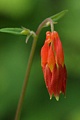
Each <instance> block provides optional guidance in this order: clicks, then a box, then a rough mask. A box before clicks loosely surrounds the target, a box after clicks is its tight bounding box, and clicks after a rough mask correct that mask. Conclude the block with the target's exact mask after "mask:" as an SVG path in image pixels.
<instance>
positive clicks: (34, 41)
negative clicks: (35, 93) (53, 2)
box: [15, 18, 54, 120]
mask: <svg viewBox="0 0 80 120" xmlns="http://www.w3.org/2000/svg"><path fill="white" fill-rule="evenodd" d="M46 23H49V24H50V25H51V31H53V30H54V27H53V21H52V19H51V18H47V19H45V20H44V21H43V22H42V23H41V24H40V25H39V27H38V29H37V31H36V35H35V36H34V40H33V44H32V48H31V52H30V56H29V60H28V65H27V70H26V75H25V79H24V83H23V87H22V92H21V95H20V99H19V102H18V107H17V111H16V116H15V120H19V118H20V114H21V108H22V104H23V100H24V97H25V93H26V88H27V84H28V79H29V75H30V71H31V66H32V61H33V57H34V53H35V48H36V44H37V39H38V36H39V33H40V31H41V29H42V28H43V27H44V25H46Z"/></svg>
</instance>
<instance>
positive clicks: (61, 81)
mask: <svg viewBox="0 0 80 120" xmlns="http://www.w3.org/2000/svg"><path fill="white" fill-rule="evenodd" d="M41 66H42V70H43V74H44V79H45V84H46V87H47V89H48V92H49V95H50V99H51V98H52V95H54V96H55V98H56V100H59V95H60V93H61V92H62V93H63V94H65V91H66V78H67V72H66V67H65V64H64V52H63V48H62V44H61V41H60V38H59V35H58V33H57V32H56V31H54V32H49V31H48V32H46V40H45V43H44V45H43V47H42V49H41Z"/></svg>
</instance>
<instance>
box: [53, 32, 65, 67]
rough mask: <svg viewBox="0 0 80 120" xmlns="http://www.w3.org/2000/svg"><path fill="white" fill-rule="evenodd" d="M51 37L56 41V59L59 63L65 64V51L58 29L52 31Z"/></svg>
mask: <svg viewBox="0 0 80 120" xmlns="http://www.w3.org/2000/svg"><path fill="white" fill-rule="evenodd" d="M51 39H52V40H53V43H54V51H55V59H56V62H57V63H58V64H61V65H63V64H64V52H63V48H62V44H61V41H60V38H59V35H58V33H57V32H56V31H54V32H52V33H51Z"/></svg>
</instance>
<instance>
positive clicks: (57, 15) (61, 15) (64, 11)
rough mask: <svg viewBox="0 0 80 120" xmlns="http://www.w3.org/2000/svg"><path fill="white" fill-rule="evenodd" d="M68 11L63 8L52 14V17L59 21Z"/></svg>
mask: <svg viewBox="0 0 80 120" xmlns="http://www.w3.org/2000/svg"><path fill="white" fill-rule="evenodd" d="M67 12H68V10H63V11H61V12H59V13H57V14H55V15H53V16H51V17H50V18H51V19H52V20H53V21H54V22H57V21H58V20H59V19H60V18H62V17H63V16H64V15H65V14H66V13H67Z"/></svg>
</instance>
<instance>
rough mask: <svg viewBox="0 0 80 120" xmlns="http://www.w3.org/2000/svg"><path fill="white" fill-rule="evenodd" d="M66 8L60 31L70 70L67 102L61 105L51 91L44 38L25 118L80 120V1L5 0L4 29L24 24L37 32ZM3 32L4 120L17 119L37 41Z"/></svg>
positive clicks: (1, 2)
mask: <svg viewBox="0 0 80 120" xmlns="http://www.w3.org/2000/svg"><path fill="white" fill-rule="evenodd" d="M64 9H68V10H69V12H68V13H67V14H66V15H65V16H64V17H63V18H62V19H60V20H59V21H58V24H56V25H55V30H56V31H58V33H59V35H60V38H61V41H62V44H63V48H64V53H65V64H66V67H67V71H68V79H67V90H66V98H64V96H63V95H60V100H59V102H57V101H56V100H55V98H54V97H53V99H52V100H50V99H49V94H48V92H47V89H46V87H45V83H44V78H43V73H42V69H41V65H40V64H41V63H40V50H41V47H42V45H43V43H44V40H45V32H46V31H47V30H50V27H48V28H44V29H43V30H42V31H41V33H40V36H39V39H38V43H37V47H36V52H35V57H34V60H33V65H32V69H31V73H30V77H29V82H28V87H27V91H26V97H25V100H24V104H23V108H22V113H21V120H80V1H79V0H76V1H75V0H65V1H64V0H60V1H59V0H0V28H4V27H21V26H24V27H26V28H29V29H31V30H34V31H36V29H37V27H38V25H39V24H40V23H41V22H42V21H43V20H44V19H45V18H47V17H49V16H52V15H53V14H56V13H58V12H60V11H62V10H64ZM25 39H26V37H23V36H15V35H11V34H4V33H0V120H13V119H14V116H15V112H16V108H17V104H18V100H19V96H20V92H21V89H22V85H23V80H24V76H25V72H26V67H27V61H28V57H29V53H30V49H31V44H32V38H30V39H29V41H28V44H26V43H25Z"/></svg>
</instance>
